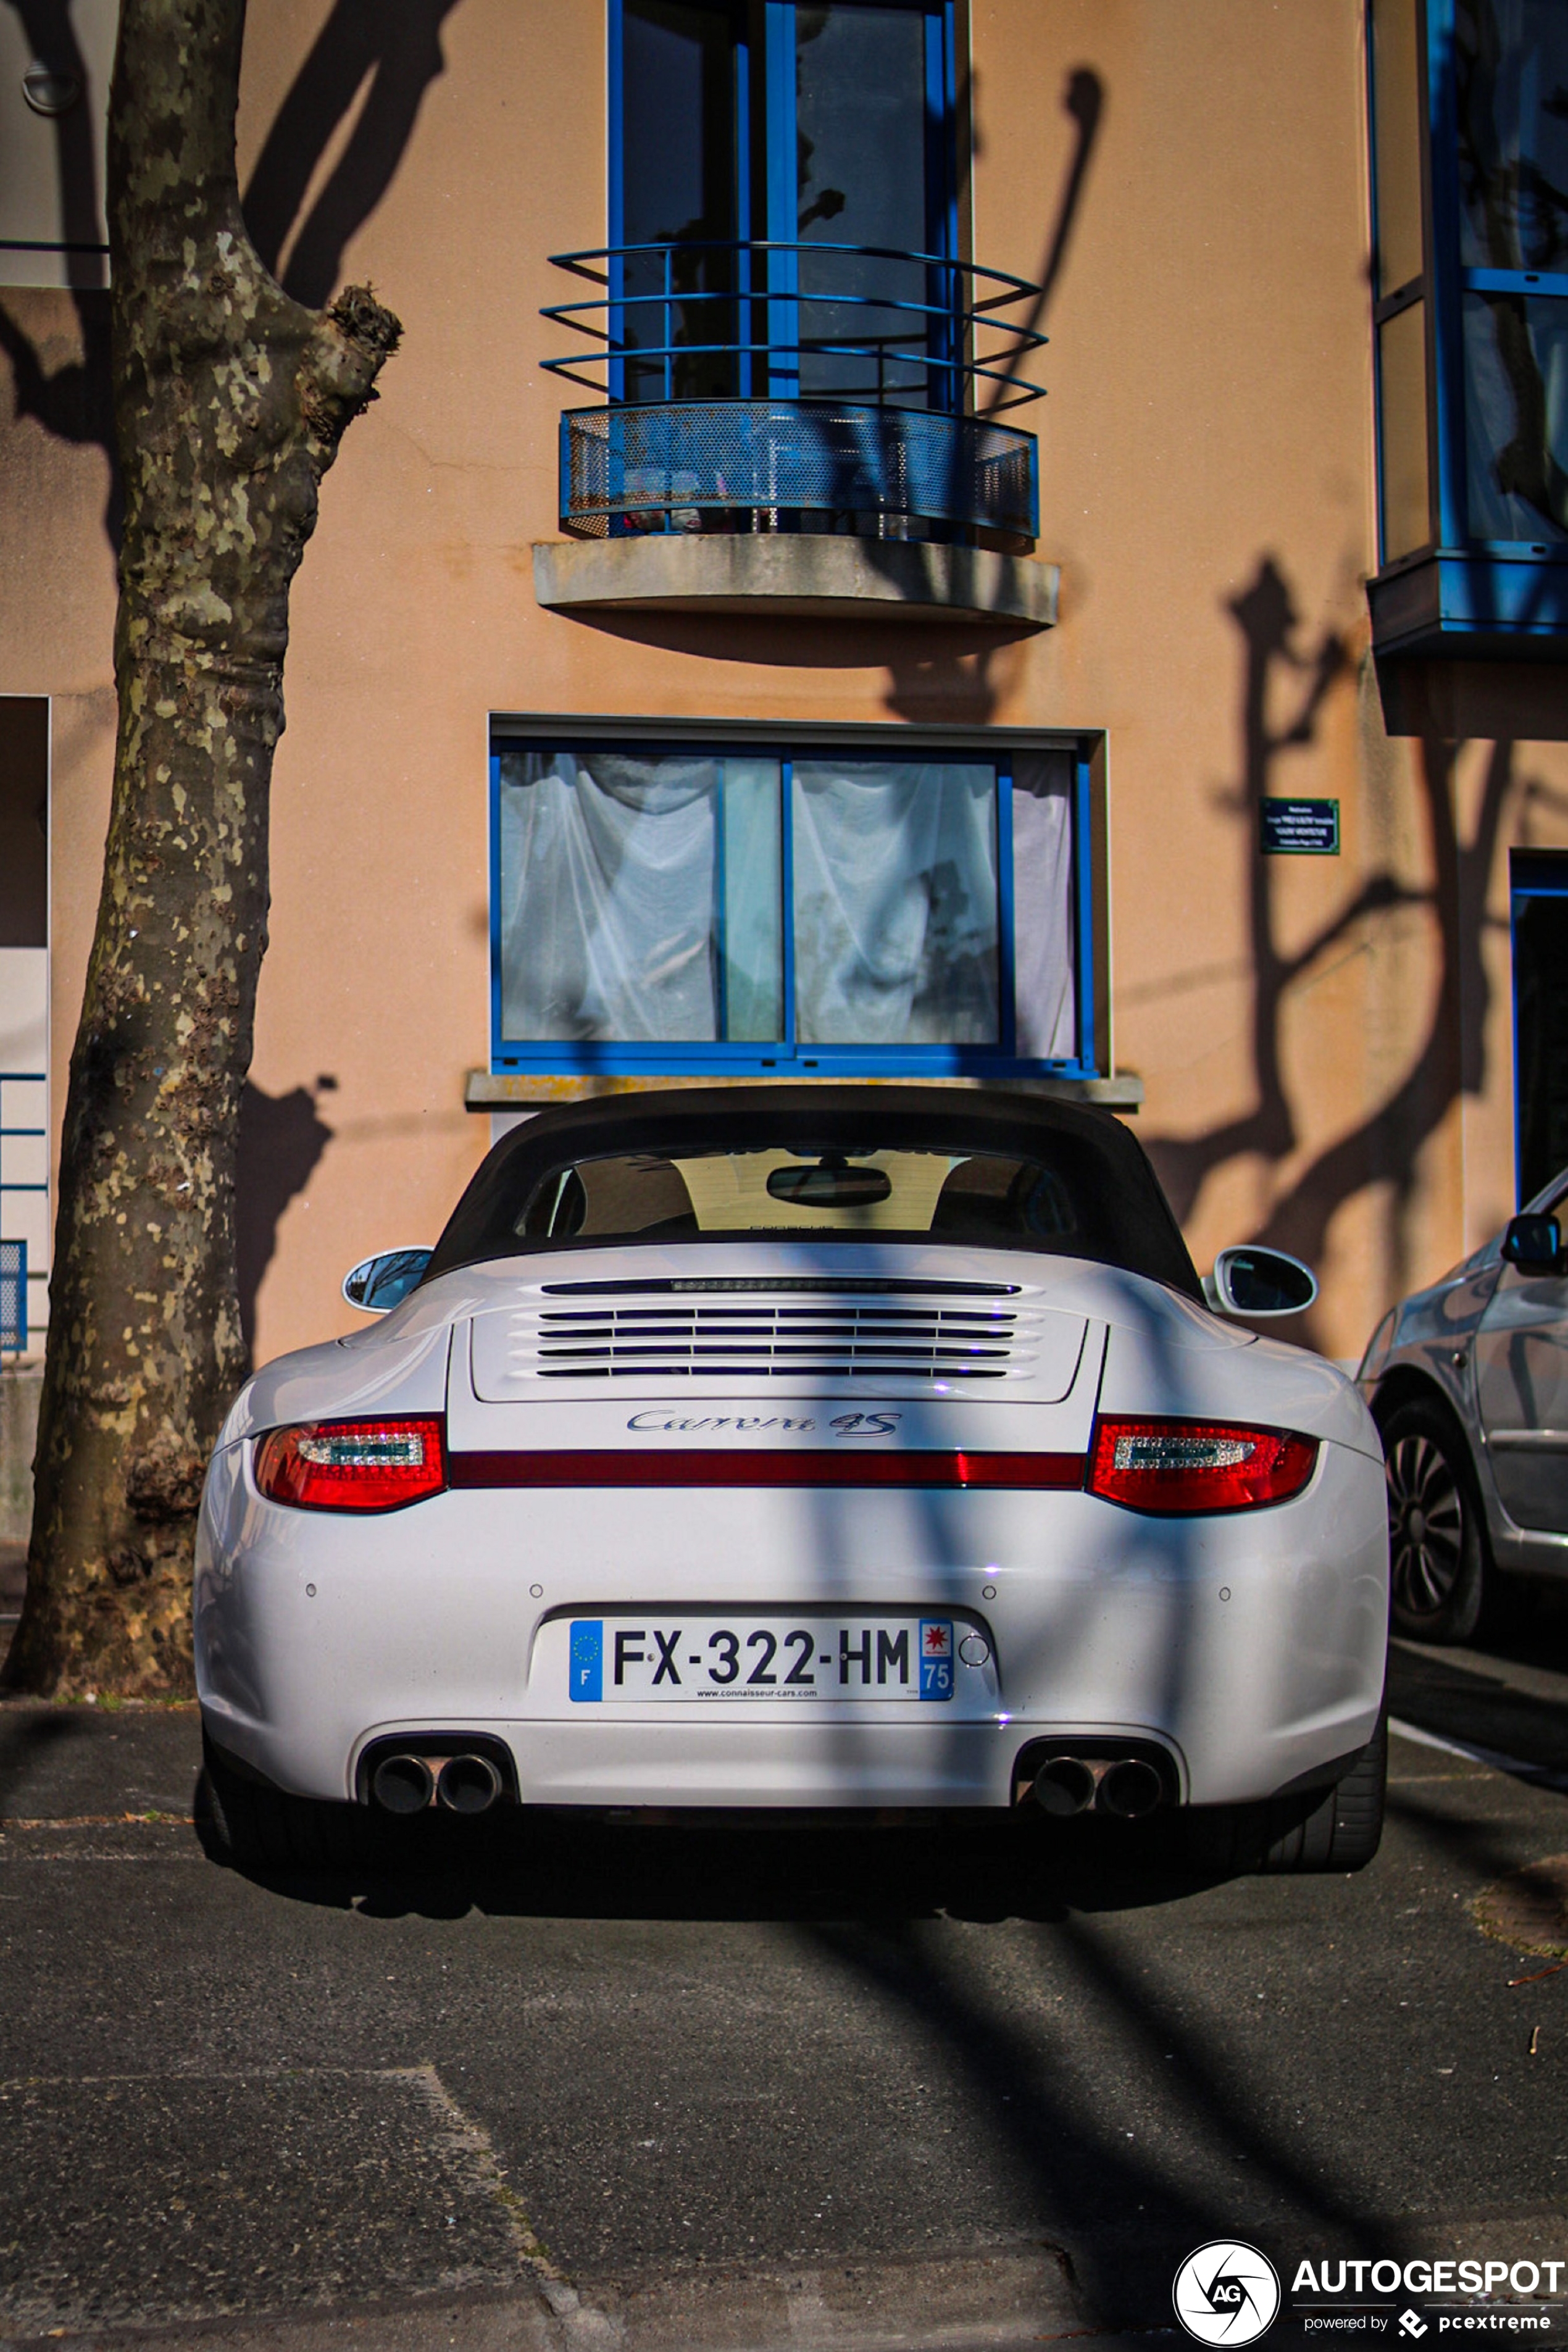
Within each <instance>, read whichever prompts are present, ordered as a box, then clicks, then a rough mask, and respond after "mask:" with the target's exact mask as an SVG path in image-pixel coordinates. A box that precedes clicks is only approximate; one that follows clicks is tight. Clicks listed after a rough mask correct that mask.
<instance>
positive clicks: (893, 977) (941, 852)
mask: <svg viewBox="0 0 1568 2352" xmlns="http://www.w3.org/2000/svg"><path fill="white" fill-rule="evenodd" d="M780 781H781V777H780V768H779V763H778V761H776V760H767V759H729V760H725V759H695V758H689V757H657V756H655V757H638V756H636V755H633V754H631V753H626V752H621V751H586V752H580V753H572V752H566V751H555V752H533V751H509V752H504V753H502V755H501V757H500V953H501V1024H502V1034H504V1035H505V1036H506V1037H508V1038H512V1039H516V1040H519V1041H522V1040H538V1041H540V1042H542V1043H557V1042H560V1043H564V1042H584V1041H601V1040H602V1041H619V1042H623V1043H627V1044H637V1043H647V1044H658V1043H660V1042H665V1041H668V1042H671V1043H681V1042H688V1041H693V1042H703V1041H716V1040H718V1039H719V1038H720V1037H721V1036H727V1037H729V1038H731V1039H734V1040H737V1041H741V1040H749V1041H752V1042H761V1043H764V1044H766V1043H771V1042H773V1041H774V1040H776V1039H778V1038H779V1037H781V1036H782V1034H783V1027H784V984H783V890H782V853H781V844H780V818H781V810H780ZM1072 782H1073V762H1072V760H1071V757H1070V755H1069V754H1068V753H1066V752H1044V753H1037V754H1033V755H1030V756H1027V757H1020V758H1018V759H1017V760H1016V762H1015V768H1014V787H1015V788H1014V793H1013V844H1014V877H1015V903H1016V1011H1017V1050H1018V1053H1019V1055H1021V1056H1022V1057H1024V1058H1026V1059H1030V1060H1034V1059H1043V1060H1054V1059H1061V1058H1067V1057H1070V1056H1071V1055H1073V1053H1074V1051H1075V1045H1076V1006H1075V1002H1074V988H1073V856H1072V845H1073V844H1072V834H1073V826H1072ZM792 813H793V818H794V854H795V1004H796V1033H797V1035H798V1037H799V1040H800V1042H801V1044H802V1045H807V1046H809V1045H990V1044H994V1043H996V1042H997V1041H998V1040H999V1036H1000V993H999V983H998V963H999V929H1000V927H999V912H998V893H997V827H996V772H995V769H994V765H993V764H992V763H991V762H990V761H984V762H983V761H949V762H939V761H917V760H882V761H873V760H832V759H822V758H817V759H810V760H802V761H796V763H795V772H794V788H793V807H792ZM721 867H722V871H721Z"/></svg>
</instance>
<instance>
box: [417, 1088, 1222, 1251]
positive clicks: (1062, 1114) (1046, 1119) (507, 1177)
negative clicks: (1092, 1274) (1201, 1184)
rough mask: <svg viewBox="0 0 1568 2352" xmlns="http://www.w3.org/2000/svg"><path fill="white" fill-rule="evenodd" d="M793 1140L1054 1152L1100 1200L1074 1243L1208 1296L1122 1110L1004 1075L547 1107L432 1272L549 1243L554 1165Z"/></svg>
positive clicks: (466, 1200) (496, 1163) (524, 1131)
mask: <svg viewBox="0 0 1568 2352" xmlns="http://www.w3.org/2000/svg"><path fill="white" fill-rule="evenodd" d="M780 1144H783V1145H784V1146H786V1147H787V1148H788V1149H789V1150H797V1151H800V1152H803V1153H811V1152H818V1153H820V1152H822V1151H825V1150H847V1151H851V1152H853V1151H871V1150H884V1151H898V1150H904V1151H914V1150H931V1149H933V1148H937V1149H941V1148H953V1147H956V1149H957V1150H960V1151H963V1152H997V1153H1015V1154H1017V1155H1018V1156H1019V1157H1021V1158H1026V1159H1037V1160H1043V1161H1045V1162H1046V1163H1047V1165H1049V1166H1053V1167H1056V1168H1058V1169H1059V1170H1060V1171H1062V1173H1063V1174H1064V1175H1065V1176H1067V1177H1068V1178H1069V1180H1070V1181H1071V1182H1072V1184H1073V1189H1074V1191H1075V1192H1076V1193H1077V1194H1078V1195H1079V1198H1087V1199H1089V1200H1090V1201H1092V1202H1093V1204H1094V1210H1095V1216H1094V1231H1093V1232H1092V1234H1090V1235H1089V1237H1088V1246H1087V1248H1085V1249H1084V1250H1082V1251H1081V1252H1079V1253H1075V1254H1080V1255H1090V1256H1092V1257H1094V1258H1096V1259H1098V1260H1099V1261H1100V1262H1101V1263H1103V1264H1107V1265H1122V1266H1126V1267H1127V1268H1128V1269H1129V1270H1130V1271H1131V1273H1134V1274H1142V1275H1147V1276H1151V1277H1152V1279H1153V1280H1154V1281H1156V1282H1164V1283H1168V1284H1169V1285H1170V1286H1171V1287H1172V1288H1173V1290H1179V1291H1181V1292H1183V1293H1184V1295H1185V1296H1186V1297H1190V1298H1201V1297H1202V1296H1203V1292H1202V1289H1201V1287H1200V1285H1199V1282H1198V1278H1197V1276H1196V1274H1195V1272H1194V1268H1193V1262H1192V1259H1191V1257H1190V1256H1189V1255H1188V1253H1187V1246H1186V1244H1185V1242H1184V1240H1183V1238H1182V1234H1181V1228H1180V1227H1179V1226H1178V1224H1177V1223H1176V1221H1175V1218H1174V1217H1173V1215H1172V1213H1171V1210H1170V1206H1169V1204H1168V1202H1166V1199H1165V1196H1164V1194H1163V1192H1162V1191H1161V1190H1160V1185H1159V1181H1158V1179H1157V1178H1156V1176H1155V1174H1154V1171H1153V1170H1152V1168H1151V1166H1150V1165H1149V1162H1148V1160H1147V1159H1146V1158H1145V1157H1144V1154H1143V1151H1142V1147H1141V1145H1140V1144H1139V1143H1138V1141H1137V1139H1136V1138H1135V1137H1134V1136H1132V1135H1131V1133H1130V1131H1129V1130H1128V1129H1127V1128H1125V1127H1124V1126H1123V1125H1122V1124H1121V1120H1120V1119H1118V1118H1113V1117H1112V1116H1111V1115H1110V1112H1109V1111H1103V1110H1096V1109H1093V1108H1090V1107H1089V1106H1087V1105H1080V1104H1078V1103H1062V1102H1050V1101H1046V1100H1042V1099H1041V1098H1040V1097H1037V1096H1030V1095H1026V1094H1022V1093H1012V1092H1008V1091H1006V1090H1005V1089H1003V1088H1000V1087H998V1088H995V1089H982V1088H978V1087H975V1088H970V1087H962V1088H961V1087H929V1086H928V1087H921V1086H909V1087H903V1086H816V1087H779V1086H773V1087H770V1086H759V1087H689V1088H686V1087H682V1088H679V1089H671V1090H670V1091H668V1093H664V1092H661V1093H647V1094H637V1095H618V1096H612V1097H608V1098H602V1099H601V1100H599V1101H597V1102H585V1103H571V1104H567V1105H564V1106H563V1107H562V1108H558V1109H552V1110H545V1111H541V1112H539V1113H538V1114H536V1116H534V1117H533V1118H529V1119H527V1120H525V1121H524V1123H523V1124H522V1125H521V1127H517V1128H514V1129H512V1131H511V1133H510V1135H504V1136H502V1138H501V1139H500V1142H499V1143H497V1144H496V1145H494V1146H493V1147H492V1149H491V1150H490V1151H489V1153H488V1155H487V1156H486V1158H485V1159H484V1160H482V1161H481V1163H480V1165H479V1168H478V1169H477V1170H476V1171H475V1173H474V1176H473V1178H472V1180H471V1181H470V1182H469V1184H468V1189H467V1191H466V1192H464V1194H463V1196H462V1199H461V1200H460V1201H459V1202H458V1205H457V1207H456V1208H455V1209H454V1211H453V1212H452V1214H451V1216H450V1218H449V1219H448V1220H447V1227H446V1231H445V1232H444V1233H443V1234H442V1235H441V1238H440V1240H439V1241H438V1242H437V1244H436V1250H435V1254H434V1255H433V1256H432V1258H431V1260H430V1266H429V1271H428V1273H427V1274H426V1277H425V1278H426V1281H429V1280H431V1279H433V1278H434V1277H435V1276H437V1275H440V1274H447V1273H449V1272H450V1271H451V1270H452V1268H453V1267H455V1266H463V1265H477V1264H479V1263H480V1262H482V1261H483V1260H485V1259H487V1258H497V1257H515V1256H520V1255H532V1254H533V1253H534V1252H535V1251H537V1249H538V1248H539V1246H540V1244H538V1243H524V1242H522V1241H521V1240H520V1239H519V1237H518V1234H517V1230H516V1226H517V1219H518V1216H519V1213H520V1212H521V1208H522V1206H523V1204H524V1203H525V1202H527V1201H528V1200H529V1199H530V1198H531V1196H532V1194H533V1193H534V1192H535V1191H536V1190H537V1188H538V1187H539V1185H540V1184H541V1183H542V1182H543V1181H544V1180H545V1178H546V1177H547V1176H548V1175H550V1174H551V1173H552V1171H558V1170H560V1169H562V1168H563V1167H569V1166H570V1165H572V1164H573V1163H574V1161H577V1160H595V1159H600V1158H604V1157H608V1156H612V1155H616V1154H620V1153H623V1152H638V1153H641V1152H647V1153H651V1154H658V1155H660V1156H669V1157H679V1156H682V1155H685V1156H690V1155H692V1154H694V1153H697V1152H701V1151H723V1150H761V1149H763V1148H764V1147H766V1146H769V1145H775V1146H776V1145H780ZM551 1246H559V1244H551Z"/></svg>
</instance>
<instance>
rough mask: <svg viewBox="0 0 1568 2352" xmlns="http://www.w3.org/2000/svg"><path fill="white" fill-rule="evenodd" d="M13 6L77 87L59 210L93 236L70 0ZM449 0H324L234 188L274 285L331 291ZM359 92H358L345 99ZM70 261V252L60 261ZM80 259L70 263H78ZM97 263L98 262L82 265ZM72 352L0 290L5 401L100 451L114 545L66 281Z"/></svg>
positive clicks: (97, 382) (403, 133)
mask: <svg viewBox="0 0 1568 2352" xmlns="http://www.w3.org/2000/svg"><path fill="white" fill-rule="evenodd" d="M0 5H7V6H10V7H13V8H15V9H16V13H17V15H18V16H20V17H21V19H22V23H23V26H24V28H25V30H26V38H27V41H28V44H29V46H30V47H31V50H32V53H33V55H34V56H36V57H38V58H43V59H44V60H45V62H46V63H48V64H50V65H52V66H55V67H56V68H58V70H61V71H67V72H69V73H72V74H74V75H75V76H76V78H77V79H79V81H80V83H81V85H82V89H83V96H82V98H81V99H80V100H79V102H78V103H77V104H76V105H75V106H73V107H72V108H71V109H70V110H68V112H67V113H65V114H63V115H61V116H59V117H58V120H57V121H56V124H55V136H56V155H57V163H58V179H59V188H60V217H61V220H62V223H63V225H64V235H65V237H66V239H67V241H68V243H72V244H88V245H91V244H94V243H96V241H97V240H98V238H99V237H100V235H101V228H100V205H99V194H98V173H97V164H96V161H95V158H94V153H93V142H92V122H93V118H94V113H95V110H96V109H97V108H98V106H99V105H100V103H101V97H100V95H95V93H94V92H93V90H92V89H91V87H90V83H89V76H88V72H87V67H86V63H85V60H84V59H83V58H82V55H81V51H80V47H79V43H78V41H77V39H76V36H75V33H74V30H73V28H72V26H71V19H70V0H0ZM456 5H458V0H398V4H397V5H395V6H394V5H387V0H337V5H335V6H334V7H333V9H332V11H331V15H330V16H329V17H328V18H327V21H326V23H325V25H324V26H322V28H321V34H320V36H319V37H318V38H317V40H316V42H315V45H314V47H312V48H311V50H310V55H309V56H308V57H307V58H306V59H305V61H304V63H303V65H302V66H301V67H300V70H299V72H298V74H297V75H296V76H295V79H294V81H293V84H292V86H291V88H290V89H289V93H288V96H287V97H286V98H285V99H284V100H283V103H282V105H281V106H280V107H279V110H278V115H277V119H276V120H275V121H274V122H273V124H272V127H271V129H270V131H268V134H267V138H266V140H265V141H264V142H263V144H262V148H261V152H260V154H259V156H258V159H257V163H256V168H255V170H254V172H253V173H252V174H251V178H250V184H249V185H248V187H247V190H246V193H245V198H244V209H245V216H246V225H247V228H248V229H249V231H250V235H251V238H252V241H253V243H254V244H255V246H256V248H257V251H258V254H259V255H260V257H261V258H262V260H263V261H264V262H265V264H266V265H267V267H268V268H269V269H271V270H273V271H276V270H277V268H278V267H279V260H280V257H281V256H282V255H283V254H284V252H285V251H288V252H289V260H288V264H287V267H286V268H285V271H284V275H283V278H282V281H281V282H282V284H283V286H284V289H285V290H286V291H287V292H288V293H289V294H292V295H293V296H294V298H295V299H296V300H298V301H300V302H306V303H309V304H310V306H311V307H312V308H315V309H319V308H321V305H323V304H324V303H325V302H326V301H327V300H328V299H329V298H330V297H331V293H332V291H333V289H334V287H335V286H336V284H337V281H338V278H339V275H340V273H341V271H342V257H343V251H344V248H345V247H346V246H347V244H348V241H349V239H350V238H351V237H352V236H353V235H354V234H355V232H356V231H357V230H359V229H360V228H362V227H363V226H364V223H365V222H366V221H367V220H368V219H369V217H370V215H371V214H372V213H373V212H374V210H375V208H376V206H377V205H379V204H380V202H381V200H382V198H383V196H384V194H386V191H387V189H388V188H389V187H390V186H391V184H392V182H393V180H394V178H395V175H396V173H397V170H398V166H399V165H400V164H401V163H402V161H403V158H404V155H405V152H407V148H408V142H409V141H410V139H411V138H412V136H413V133H414V127H415V123H416V121H417V119H418V114H419V109H420V106H421V104H422V102H423V100H424V96H425V92H426V89H428V88H429V86H430V84H431V83H432V82H433V81H434V80H435V79H437V77H438V76H439V75H440V74H441V73H442V71H443V70H444V68H445V60H444V59H443V58H442V54H441V45H440V28H441V25H442V23H443V21H444V19H445V18H446V17H447V16H448V15H449V14H450V13H451V10H452V9H453V8H454V7H455V6H456ZM362 92H363V104H360V105H359V110H358V113H357V115H356V114H355V112H354V110H355V106H356V103H357V102H358V101H359V100H360V99H361V94H362ZM351 117H352V118H353V123H352V128H351V129H350V130H349V132H348V136H347V140H346V142H345V144H344V146H343V150H342V154H341V155H340V156H339V158H338V160H337V162H336V163H335V164H334V165H333V167H332V169H331V172H330V173H329V174H328V176H327V179H326V183H325V184H324V186H323V187H322V188H321V192H320V194H318V195H317V196H316V198H315V201H314V202H313V203H312V204H311V205H310V209H309V211H308V212H307V213H305V214H304V216H303V217H302V218H301V216H300V213H301V207H302V206H303V205H304V204H305V201H306V198H307V196H308V194H309V192H310V187H311V184H312V183H313V181H314V179H315V176H316V173H317V172H318V171H319V169H320V168H321V163H322V161H323V159H324V158H325V156H326V153H327V151H328V149H329V147H330V146H331V142H332V141H333V140H334V138H336V137H337V136H338V135H339V133H340V131H341V130H342V126H343V124H344V123H345V122H348V121H350V118H351ZM73 266H74V265H73ZM88 266H89V265H88V264H87V263H85V262H84V263H83V264H82V265H81V267H82V268H87V267H88ZM92 267H93V269H94V274H95V275H98V274H100V270H101V265H98V264H94V265H92ZM71 299H72V301H73V303H74V305H75V308H76V314H77V329H78V333H79V339H80V344H81V357H80V358H79V359H73V360H70V361H68V362H67V363H66V364H65V365H64V366H61V367H57V368H54V369H53V370H52V371H51V369H50V368H49V366H48V364H47V353H46V351H45V349H44V348H43V345H42V342H41V341H36V340H35V339H34V337H33V336H32V335H30V334H29V333H28V332H27V331H26V328H25V327H24V326H23V324H22V323H21V320H19V319H18V318H17V316H16V311H15V306H8V305H7V304H5V302H3V301H0V352H4V353H5V357H6V358H7V359H8V360H9V362H10V363H11V374H12V384H13V393H12V414H13V417H14V419H16V420H17V421H19V420H20V419H22V418H24V417H31V418H33V419H35V420H36V421H37V423H38V424H39V425H42V426H43V428H44V430H45V432H47V433H48V434H51V435H52V436H54V437H55V438H56V439H57V440H59V441H64V442H67V443H69V444H70V445H72V446H81V447H93V448H99V449H101V450H102V451H103V453H104V456H105V457H106V458H107V459H108V461H109V469H110V488H109V495H108V499H107V502H106V505H105V510H104V530H105V533H106V535H107V537H108V540H109V543H110V547H111V548H112V549H113V550H114V551H115V552H116V554H118V552H119V549H120V541H121V529H122V524H123V511H124V510H123V499H122V495H121V482H120V471H119V464H118V459H117V456H116V451H115V441H114V411H113V398H112V391H111V384H112V377H111V373H110V303H109V296H108V295H107V293H105V292H104V291H102V290H101V288H100V286H79V287H75V288H73V289H71Z"/></svg>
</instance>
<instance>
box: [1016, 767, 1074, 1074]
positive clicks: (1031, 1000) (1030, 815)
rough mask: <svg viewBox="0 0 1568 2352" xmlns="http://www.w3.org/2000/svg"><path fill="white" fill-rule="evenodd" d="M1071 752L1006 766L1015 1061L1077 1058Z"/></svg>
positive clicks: (1049, 1060)
mask: <svg viewBox="0 0 1568 2352" xmlns="http://www.w3.org/2000/svg"><path fill="white" fill-rule="evenodd" d="M1074 766H1075V762H1074V760H1073V756H1072V754H1071V752H1070V751H1032V752H1023V753H1020V754H1019V755H1018V756H1017V757H1016V759H1015V761H1014V762H1013V939H1014V947H1013V969H1014V975H1015V978H1014V1004H1015V1014H1016V1024H1017V1040H1018V1046H1017V1050H1018V1055H1019V1059H1020V1060H1022V1061H1030V1062H1034V1061H1039V1062H1054V1061H1070V1060H1072V1059H1073V1058H1074V1056H1075V1055H1076V1054H1077V1051H1078V1002H1077V990H1076V988H1075V986H1074V982H1073V933H1074V924H1073V854H1072V850H1073V839H1072V836H1073V781H1074Z"/></svg>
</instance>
